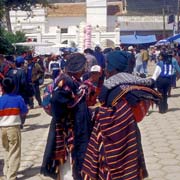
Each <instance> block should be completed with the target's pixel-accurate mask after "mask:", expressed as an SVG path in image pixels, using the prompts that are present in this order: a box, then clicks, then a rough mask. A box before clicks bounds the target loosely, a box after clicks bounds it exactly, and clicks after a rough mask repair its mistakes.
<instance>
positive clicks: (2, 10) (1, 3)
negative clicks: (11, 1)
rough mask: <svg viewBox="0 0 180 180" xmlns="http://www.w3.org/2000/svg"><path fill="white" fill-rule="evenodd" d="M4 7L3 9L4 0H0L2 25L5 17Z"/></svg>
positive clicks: (0, 20)
mask: <svg viewBox="0 0 180 180" xmlns="http://www.w3.org/2000/svg"><path fill="white" fill-rule="evenodd" d="M3 14H4V9H3V0H0V27H1V23H2V19H3Z"/></svg>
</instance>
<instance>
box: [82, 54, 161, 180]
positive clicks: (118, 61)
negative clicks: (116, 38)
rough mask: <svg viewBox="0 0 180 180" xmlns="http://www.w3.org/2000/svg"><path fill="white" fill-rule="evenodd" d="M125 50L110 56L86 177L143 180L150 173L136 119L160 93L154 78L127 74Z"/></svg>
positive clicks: (88, 155) (83, 171) (85, 163)
mask: <svg viewBox="0 0 180 180" xmlns="http://www.w3.org/2000/svg"><path fill="white" fill-rule="evenodd" d="M127 66H128V60H127V56H126V54H125V53H124V52H121V51H114V52H111V53H109V55H108V56H107V79H106V80H105V82H104V85H103V89H102V92H101V95H100V96H99V100H100V102H101V104H102V106H101V107H100V108H99V111H98V114H97V118H96V121H95V125H94V128H93V132H92V134H91V138H90V141H89V144H88V147H87V151H86V155H85V158H84V162H83V168H82V175H83V179H84V180H142V179H144V178H145V177H147V176H148V173H147V170H146V166H145V161H144V155H143V150H142V145H141V135H140V131H139V128H138V126H137V122H139V121H141V120H142V119H143V117H144V116H145V115H146V113H147V111H148V109H149V107H150V105H151V104H152V103H154V102H155V103H157V102H158V101H159V98H160V95H159V94H158V93H157V92H156V91H155V90H153V89H152V88H151V86H152V84H153V80H151V79H142V78H139V77H135V76H133V75H131V74H128V73H126V72H125V71H126V70H127Z"/></svg>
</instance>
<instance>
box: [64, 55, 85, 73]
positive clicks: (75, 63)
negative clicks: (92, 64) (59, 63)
mask: <svg viewBox="0 0 180 180" xmlns="http://www.w3.org/2000/svg"><path fill="white" fill-rule="evenodd" d="M85 64H86V58H85V56H84V55H83V54H80V53H73V54H71V55H70V56H69V57H68V59H67V62H66V71H67V72H71V73H77V72H80V71H82V70H83V69H84V68H85Z"/></svg>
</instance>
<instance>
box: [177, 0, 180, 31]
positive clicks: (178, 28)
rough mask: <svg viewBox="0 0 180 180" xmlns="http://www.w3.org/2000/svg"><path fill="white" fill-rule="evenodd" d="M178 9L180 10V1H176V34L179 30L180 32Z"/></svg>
mask: <svg viewBox="0 0 180 180" xmlns="http://www.w3.org/2000/svg"><path fill="white" fill-rule="evenodd" d="M179 8H180V0H178V6H177V33H179V30H180V27H179V26H180V24H179V15H180V12H179Z"/></svg>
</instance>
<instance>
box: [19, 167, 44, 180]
mask: <svg viewBox="0 0 180 180" xmlns="http://www.w3.org/2000/svg"><path fill="white" fill-rule="evenodd" d="M39 173H40V167H32V168H27V169H25V170H23V171H19V172H18V180H25V179H28V178H31V177H34V176H36V175H37V174H39Z"/></svg>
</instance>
